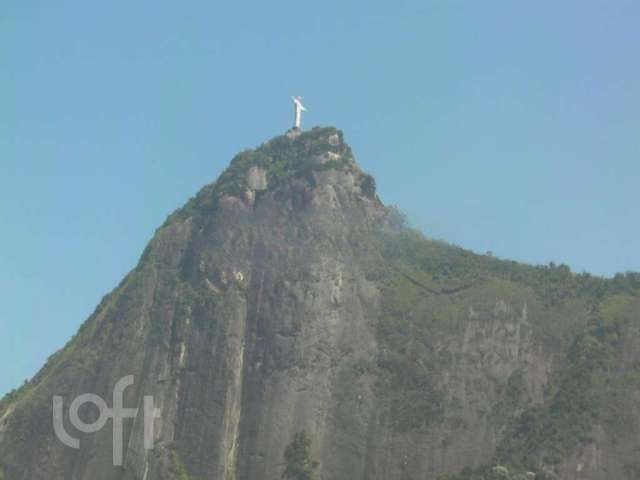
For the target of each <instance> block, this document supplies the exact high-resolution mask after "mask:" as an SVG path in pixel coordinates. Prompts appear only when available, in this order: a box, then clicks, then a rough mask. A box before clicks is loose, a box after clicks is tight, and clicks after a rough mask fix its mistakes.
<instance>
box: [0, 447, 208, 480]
mask: <svg viewBox="0 0 640 480" xmlns="http://www.w3.org/2000/svg"><path fill="white" fill-rule="evenodd" d="M169 458H170V462H171V463H170V464H169V472H168V473H169V475H170V479H171V480H201V477H195V476H193V475H190V474H189V472H188V471H187V468H186V467H185V466H184V463H182V460H181V459H180V456H179V455H178V453H177V452H176V451H175V450H171V453H170V457H169ZM0 480H1V479H0Z"/></svg>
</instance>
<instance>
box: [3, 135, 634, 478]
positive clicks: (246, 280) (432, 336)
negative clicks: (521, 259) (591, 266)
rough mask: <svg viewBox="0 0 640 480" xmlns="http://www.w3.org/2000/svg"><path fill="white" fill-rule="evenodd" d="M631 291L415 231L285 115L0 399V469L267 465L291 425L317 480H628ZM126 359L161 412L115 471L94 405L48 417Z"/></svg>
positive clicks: (327, 145) (240, 469) (237, 468)
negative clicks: (58, 419) (65, 440)
mask: <svg viewBox="0 0 640 480" xmlns="http://www.w3.org/2000/svg"><path fill="white" fill-rule="evenodd" d="M639 290H640V277H639V276H638V275H634V274H628V275H620V276H617V277H616V278H615V279H613V280H603V279H599V278H595V277H590V276H588V275H574V274H572V273H571V272H570V271H569V270H568V269H567V268H566V267H564V266H560V267H556V266H549V267H529V266H525V265H520V264H516V263H514V262H508V261H502V260H498V259H494V258H492V257H488V256H481V255H475V254H473V253H471V252H468V251H465V250H462V249H459V248H456V247H452V246H449V245H447V244H444V243H441V242H435V241H432V240H428V239H426V238H424V237H423V236H421V235H420V234H418V233H417V232H414V231H412V230H410V229H408V228H406V227H405V226H404V225H403V222H402V218H401V215H399V214H398V213H397V211H395V210H394V209H390V208H387V207H385V206H384V205H382V203H381V202H380V201H379V199H378V198H377V196H376V195H375V181H374V180H373V178H372V177H370V176H369V175H367V174H365V173H363V172H362V171H361V170H360V168H359V167H358V166H357V164H356V163H355V160H354V158H353V155H352V152H351V149H350V148H349V147H348V145H346V144H345V143H344V141H343V138H342V134H341V132H340V131H338V130H336V129H335V128H322V129H320V128H316V129H313V130H311V131H309V132H305V133H302V134H298V133H297V132H290V133H289V134H287V135H284V136H281V137H277V138H275V139H273V140H271V141H270V142H268V143H266V144H264V145H262V146H260V147H259V148H257V149H255V150H248V151H246V152H243V153H241V154H239V155H237V156H236V157H235V158H234V159H233V161H232V162H231V165H230V166H229V168H228V169H227V170H226V171H225V172H224V173H223V174H222V175H221V176H220V178H219V179H218V180H217V181H216V182H215V183H213V184H211V185H208V186H206V187H204V188H203V189H202V190H201V191H200V192H199V193H198V195H197V196H196V197H194V198H193V199H192V200H190V201H189V202H188V203H187V205H185V206H184V207H183V208H181V209H180V210H178V211H176V212H175V213H173V214H172V215H170V216H169V218H168V219H167V221H166V222H165V224H164V225H163V226H162V227H161V228H159V229H158V231H157V232H156V234H155V236H154V238H153V239H152V240H151V242H150V243H149V246H148V247H147V249H146V250H145V252H144V253H143V255H142V257H141V259H140V262H139V264H138V265H137V267H136V268H135V269H134V270H133V271H132V272H131V273H130V274H129V275H127V277H126V278H125V279H124V280H123V281H122V283H121V284H120V285H119V286H118V287H117V288H116V289H115V290H114V291H113V292H112V293H111V294H109V295H107V296H106V297H105V298H104V299H103V301H102V302H101V304H100V305H99V306H98V307H97V309H96V311H95V312H94V314H93V315H92V316H91V317H90V318H89V319H88V320H87V321H86V322H85V324H84V325H83V326H82V327H81V329H80V331H79V332H78V334H77V335H76V336H75V337H74V338H73V339H72V340H71V341H70V342H69V344H68V345H67V346H66V347H65V348H64V349H62V350H61V351H60V352H58V353H56V354H55V355H54V356H52V357H51V359H50V360H49V362H48V363H47V365H46V366H45V367H44V368H43V369H42V370H41V371H40V372H39V373H38V374H37V375H36V377H34V379H33V380H32V381H31V382H29V383H28V384H27V385H25V386H24V387H23V388H22V389H21V390H19V391H18V392H15V393H13V394H11V395H10V396H8V397H7V398H5V399H4V400H3V401H2V402H1V403H0V478H1V475H2V474H4V478H5V480H14V479H30V480H39V479H47V480H49V479H52V480H56V479H65V480H66V479H78V480H85V479H86V480H132V479H179V480H185V479H187V480H189V479H192V480H193V479H203V478H207V479H225V480H226V479H238V480H263V479H266V480H275V479H276V478H280V477H281V475H282V472H283V470H284V467H285V466H284V465H283V453H284V451H285V448H286V447H287V445H288V444H289V443H290V442H291V441H292V439H293V438H294V436H295V434H296V432H300V431H302V430H304V431H306V432H307V433H308V434H309V437H310V439H311V440H312V444H311V455H312V457H313V459H314V460H316V461H317V462H318V466H317V468H316V469H315V474H316V475H317V477H318V478H324V479H345V480H347V479H363V480H364V479H367V480H371V479H380V480H382V479H384V480H393V479H398V480H404V479H413V478H436V477H438V476H440V475H458V474H460V475H461V476H459V477H455V478H494V477H495V478H501V477H499V475H503V474H504V471H503V470H500V469H497V470H496V469H495V468H493V467H495V465H498V464H500V465H501V467H500V468H503V469H505V470H508V471H509V472H510V473H509V474H510V475H512V476H517V475H526V472H527V471H532V472H534V473H535V474H536V475H538V478H545V477H548V478H554V475H555V476H557V478H584V479H605V478H619V479H627V478H628V479H632V478H636V476H637V475H638V474H640V461H639V460H637V457H638V456H637V452H636V450H637V449H638V448H640V440H639V438H640V436H638V433H639V432H640V422H639V421H638V420H637V419H638V418H640V417H639V416H638V415H636V413H638V410H639V409H640V402H639V401H638V399H639V398H640V397H639V396H640V384H639V383H638V382H639V380H640V376H639V373H640V353H637V352H640V349H638V348H637V347H638V343H640V334H639V332H638V326H639V325H640V318H639V317H640V297H639V296H638V291H639ZM127 375H133V376H134V379H135V383H134V385H133V386H131V387H129V388H128V389H127V390H125V406H128V407H138V408H140V409H142V408H143V406H144V396H145V395H147V396H148V395H151V396H153V398H154V401H155V405H156V406H157V407H158V408H159V409H160V412H161V416H160V418H159V419H157V420H156V421H155V438H154V440H155V442H154V444H155V445H154V449H153V450H145V449H144V448H143V431H144V424H143V422H142V420H141V419H140V418H137V419H136V420H135V421H133V420H127V421H125V429H124V438H125V448H124V465H123V466H122V467H114V466H113V462H112V429H111V423H110V422H109V424H108V425H107V427H105V428H104V429H102V430H101V431H100V432H98V433H95V434H87V435H82V434H80V433H78V432H77V431H74V430H73V427H71V426H70V425H69V424H68V422H67V423H66V425H67V428H68V431H69V432H70V433H73V435H74V436H77V437H78V438H80V439H81V446H80V449H78V450H74V449H71V448H69V447H66V446H64V445H63V444H62V443H61V442H59V441H58V440H57V439H56V437H55V434H54V431H53V426H52V421H51V418H52V397H53V396H54V395H59V396H62V397H63V398H64V400H65V408H66V410H65V419H67V418H68V408H69V404H70V403H71V402H72V401H73V399H74V398H76V397H77V396H78V395H80V394H82V393H86V392H90V393H95V394H98V395H100V396H102V397H103V398H105V399H107V403H109V404H111V395H112V392H113V389H114V385H115V384H116V383H117V382H118V380H119V379H121V378H122V377H124V376H127ZM81 413H82V415H84V417H86V418H89V419H90V418H94V419H95V412H92V411H91V410H90V409H89V410H88V411H84V412H81ZM92 415H93V417H92ZM84 417H83V418H84ZM465 468H466V469H467V470H465V471H464V472H463V470H464V469H465ZM461 472H462V473H461ZM503 476H504V475H503ZM451 478H453V477H451Z"/></svg>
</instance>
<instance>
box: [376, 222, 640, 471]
mask: <svg viewBox="0 0 640 480" xmlns="http://www.w3.org/2000/svg"><path fill="white" fill-rule="evenodd" d="M390 223H391V229H390V231H389V230H387V231H385V232H384V233H382V234H381V235H380V242H381V246H382V252H383V260H382V262H380V264H379V265H378V266H377V267H376V268H373V269H372V271H370V272H369V274H368V278H369V279H370V280H374V281H376V282H377V283H378V284H379V285H380V286H381V289H382V293H383V295H382V308H383V314H382V316H381V318H380V319H379V322H378V330H377V338H378V342H379V345H380V351H381V354H380V358H379V361H378V368H379V372H380V373H379V377H380V379H381V381H380V382H379V388H380V395H381V396H382V398H385V399H387V400H388V402H389V408H388V412H389V413H388V419H389V420H390V422H389V423H390V425H391V426H392V427H394V428H395V429H396V430H400V431H407V430H409V431H412V430H420V429H424V428H426V427H428V426H429V425H430V424H432V423H433V422H442V421H444V420H447V419H448V418H453V417H455V406H456V401H455V398H448V396H447V392H446V389H445V390H444V391H440V390H439V388H438V383H437V382H438V380H437V379H438V374H439V372H442V371H443V370H444V369H445V368H446V367H447V365H448V364H450V363H449V362H450V361H451V358H450V354H448V353H447V350H446V349H442V348H439V347H438V345H437V343H436V339H437V338H438V337H440V338H442V335H443V334H446V333H447V332H453V333H455V332H458V333H459V332H460V331H461V330H460V329H461V328H462V327H461V322H462V323H464V322H466V321H467V318H468V316H467V314H466V312H467V311H468V306H469V305H470V301H472V302H473V305H474V306H475V308H476V309H477V308H480V306H481V305H482V302H483V301H487V302H495V300H496V298H499V299H502V300H504V301H505V302H506V303H507V304H520V305H522V304H523V303H524V302H525V301H526V302H527V303H529V304H537V305H539V307H538V308H543V309H544V310H545V312H548V313H545V314H544V315H543V316H542V319H541V320H540V321H538V322H536V324H533V325H532V327H531V328H533V329H534V335H537V336H538V338H539V341H540V342H543V343H544V342H549V341H550V339H549V337H551V338H552V340H551V342H552V343H551V344H550V345H552V347H553V348H554V349H555V350H556V351H558V353H559V358H560V359H561V360H560V361H561V362H562V364H561V365H559V368H557V369H556V370H555V371H554V373H553V375H552V377H551V379H550V381H549V385H548V387H547V390H546V392H545V397H544V401H543V402H542V403H541V404H538V405H535V406H530V405H527V403H526V401H525V399H523V397H522V396H523V393H524V392H525V390H526V389H525V385H524V380H523V377H522V373H523V372H522V371H521V370H516V371H515V372H514V373H513V374H512V375H511V376H510V377H509V378H508V379H505V380H504V383H503V384H499V383H498V384H497V385H496V388H497V389H498V390H497V391H498V395H499V398H500V400H499V401H498V403H497V404H496V405H495V406H494V408H493V412H492V413H493V414H492V415H491V417H490V419H491V421H492V422H494V423H495V426H496V428H498V429H499V430H501V431H502V433H503V440H502V441H501V443H500V444H499V447H498V452H497V456H496V458H495V462H496V463H500V464H501V465H503V466H504V467H502V468H504V469H505V470H502V469H497V470H496V467H488V466H486V467H482V468H479V469H475V470H471V469H467V470H466V471H464V472H462V473H461V474H459V475H454V476H445V477H442V478H443V480H445V479H446V480H494V479H498V478H508V479H512V480H513V479H518V480H519V479H526V478H537V479H538V480H539V479H544V478H546V477H545V476H544V475H543V474H542V473H540V472H544V471H548V469H549V468H552V467H553V466H554V465H556V464H558V463H560V462H562V461H564V460H565V459H566V458H567V457H568V456H569V455H570V454H571V452H572V451H573V450H574V449H575V448H576V447H577V446H578V445H579V444H581V443H584V442H588V441H589V440H590V436H591V434H592V431H593V427H594V426H595V425H596V423H597V422H598V421H600V420H602V419H603V416H605V415H607V418H609V419H610V420H608V421H611V422H613V421H616V417H619V416H620V412H622V411H624V405H625V403H624V402H625V401H629V395H630V392H631V387H632V386H633V385H638V384H640V366H639V367H638V372H629V371H628V370H627V371H626V372H624V374H623V373H618V372H620V364H621V358H620V351H621V339H622V338H623V337H624V335H625V333H624V332H625V331H626V330H627V329H628V328H629V325H630V322H634V321H635V322H636V325H637V306H638V302H637V296H638V294H639V293H640V274H638V273H625V274H619V275H616V276H615V277H614V278H612V279H605V278H600V277H595V276H591V275H589V274H575V273H573V272H571V270H570V269H569V268H568V267H567V266H565V265H555V264H553V263H551V264H549V265H546V266H530V265H523V264H519V263H517V262H511V261H505V260H500V259H497V258H494V257H493V256H490V255H478V254H475V253H473V252H470V251H468V250H464V249H462V248H458V247H455V246H452V245H448V244H446V243H444V242H440V241H436V240H431V239H427V238H426V237H425V236H424V235H422V234H421V233H420V232H417V231H415V230H411V229H409V228H407V227H406V225H405V221H404V217H403V216H402V214H401V213H400V212H398V211H393V212H392V213H391V215H390ZM467 286H469V287H468V288H472V289H473V290H470V291H469V293H465V289H464V288H462V287H467ZM534 297H535V298H534ZM634 298H635V299H636V300H634ZM536 299H537V301H536ZM634 302H635V303H634ZM478 305H480V306H478ZM634 306H635V311H636V314H635V315H634V313H633V312H634ZM490 314H491V315H493V313H490ZM547 318H548V319H549V320H547ZM554 323H555V324H557V325H554ZM550 329H551V330H550ZM562 352H564V353H562ZM618 375H624V376H621V377H618ZM608 412H611V413H608ZM616 412H617V413H616ZM505 471H506V472H507V474H505ZM527 472H537V476H534V474H532V473H529V476H528V477H527Z"/></svg>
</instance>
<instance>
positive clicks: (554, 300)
mask: <svg viewBox="0 0 640 480" xmlns="http://www.w3.org/2000/svg"><path fill="white" fill-rule="evenodd" d="M397 215H398V214H396V216H397ZM400 221H401V217H400ZM381 242H382V247H383V253H384V255H385V258H387V259H389V260H392V261H396V262H402V263H404V264H407V265H412V266H413V267H414V268H415V269H417V270H420V271H422V272H425V273H429V274H430V275H432V276H433V278H434V280H436V281H446V280H456V281H458V282H465V281H467V280H469V281H478V280H482V279H485V278H487V277H494V278H499V279H502V280H507V281H510V282H514V283H519V284H521V285H525V286H528V287H531V288H532V289H533V290H534V291H535V292H536V294H537V295H538V297H539V298H540V299H541V301H542V302H543V303H544V304H545V305H547V306H552V305H558V304H560V303H562V302H564V301H566V300H568V299H571V298H585V299H589V300H591V303H592V304H593V305H596V304H597V303H598V302H599V301H600V300H602V299H603V298H605V297H606V296H609V295H614V294H626V295H633V294H634V293H635V292H638V291H640V273H638V272H627V273H621V274H618V275H616V276H615V277H614V278H612V279H606V278H602V277H597V276H593V275H590V274H588V273H582V274H575V273H572V272H571V269H570V268H569V267H568V266H566V265H555V264H554V263H553V262H552V263H550V264H549V265H537V266H534V265H526V264H522V263H518V262H514V261H509V260H501V259H498V258H495V257H493V256H491V255H478V254H475V253H473V252H471V251H470V250H465V249H463V248H460V247H456V246H454V245H450V244H447V243H445V242H442V241H438V240H432V239H428V238H426V237H425V236H424V235H423V234H422V233H421V232H419V231H417V230H413V229H410V228H406V227H405V228H399V231H398V232H396V233H392V234H383V235H382V237H381Z"/></svg>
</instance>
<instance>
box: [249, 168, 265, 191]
mask: <svg viewBox="0 0 640 480" xmlns="http://www.w3.org/2000/svg"><path fill="white" fill-rule="evenodd" d="M247 184H248V185H249V188H250V189H251V190H266V189H267V172H266V170H265V169H264V168H260V167H251V168H250V169H249V171H248V172H247Z"/></svg>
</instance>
